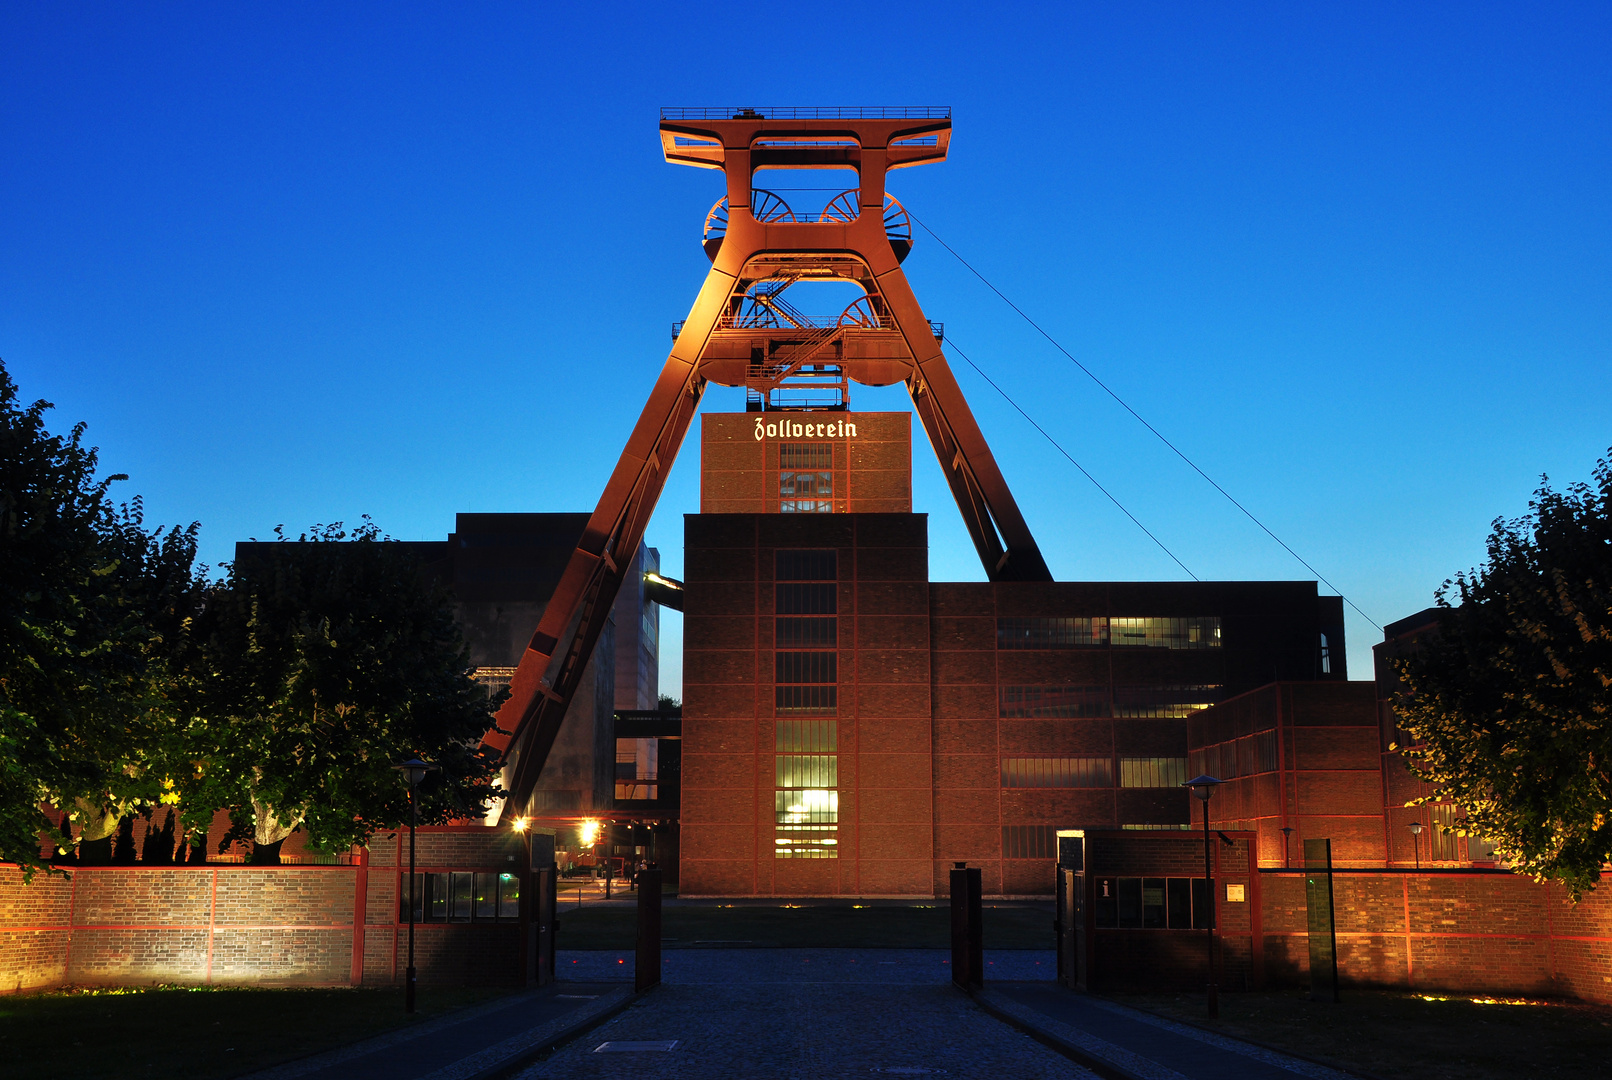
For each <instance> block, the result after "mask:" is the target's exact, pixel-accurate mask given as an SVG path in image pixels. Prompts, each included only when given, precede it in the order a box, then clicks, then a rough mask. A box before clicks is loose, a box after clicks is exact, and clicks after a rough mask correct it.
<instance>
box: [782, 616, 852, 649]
mask: <svg viewBox="0 0 1612 1080" xmlns="http://www.w3.org/2000/svg"><path fill="white" fill-rule="evenodd" d="M837 623H838V620H837V619H835V618H833V617H829V618H811V617H805V618H802V617H796V616H789V617H786V618H780V619H779V620H778V621H777V632H776V637H775V639H774V641H773V644H775V645H777V646H778V647H779V648H783V647H785V646H790V645H796V646H799V645H811V646H820V647H822V648H825V649H832V648H833V647H834V646H835V645H837V644H839V631H838V627H837V625H836V624H837Z"/></svg>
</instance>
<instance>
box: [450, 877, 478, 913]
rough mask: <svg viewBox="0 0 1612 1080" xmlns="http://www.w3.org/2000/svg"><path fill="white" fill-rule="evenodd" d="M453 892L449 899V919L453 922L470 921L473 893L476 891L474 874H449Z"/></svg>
mask: <svg viewBox="0 0 1612 1080" xmlns="http://www.w3.org/2000/svg"><path fill="white" fill-rule="evenodd" d="M448 877H449V879H450V881H449V886H450V887H451V888H452V890H453V892H452V895H451V897H450V900H449V910H448V919H449V920H450V921H452V922H469V921H470V902H471V894H472V893H473V892H474V884H473V882H472V880H471V879H472V878H473V877H475V875H474V874H449V875H448Z"/></svg>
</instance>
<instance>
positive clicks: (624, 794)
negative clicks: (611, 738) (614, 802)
mask: <svg viewBox="0 0 1612 1080" xmlns="http://www.w3.org/2000/svg"><path fill="white" fill-rule="evenodd" d="M659 780H660V740H659V739H656V738H648V739H617V740H616V798H618V799H655V798H659V797H660V784H659Z"/></svg>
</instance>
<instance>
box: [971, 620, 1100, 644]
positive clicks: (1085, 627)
mask: <svg viewBox="0 0 1612 1080" xmlns="http://www.w3.org/2000/svg"><path fill="white" fill-rule="evenodd" d="M1107 643H1108V620H1107V619H1105V618H1103V617H1102V616H1100V615H1099V616H1096V617H1095V618H1082V619H1073V618H1071V619H1063V618H1042V617H1032V618H1010V619H997V620H996V647H997V648H999V649H1073V648H1077V647H1079V646H1083V645H1105V644H1107Z"/></svg>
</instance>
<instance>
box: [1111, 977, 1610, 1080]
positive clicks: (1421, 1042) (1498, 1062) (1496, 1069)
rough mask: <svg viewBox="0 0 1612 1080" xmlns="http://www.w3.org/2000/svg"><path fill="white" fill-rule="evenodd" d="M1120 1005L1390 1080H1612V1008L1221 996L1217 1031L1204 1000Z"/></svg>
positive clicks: (1364, 994) (1362, 995) (1408, 997)
mask: <svg viewBox="0 0 1612 1080" xmlns="http://www.w3.org/2000/svg"><path fill="white" fill-rule="evenodd" d="M1113 998H1114V1000H1116V1001H1120V1002H1123V1003H1125V1004H1127V1005H1133V1006H1136V1007H1138V1008H1143V1009H1149V1010H1151V1011H1153V1012H1156V1013H1160V1014H1162V1015H1165V1016H1169V1017H1171V1018H1173V1019H1179V1020H1184V1021H1187V1022H1189V1023H1194V1024H1198V1025H1199V1026H1202V1027H1206V1028H1209V1029H1211V1030H1214V1031H1221V1032H1225V1033H1226V1034H1228V1035H1238V1036H1243V1037H1245V1038H1248V1039H1252V1040H1254V1041H1256V1042H1262V1043H1265V1044H1267V1045H1269V1046H1275V1047H1277V1048H1279V1049H1284V1050H1292V1051H1293V1052H1295V1053H1298V1054H1303V1055H1304V1056H1306V1057H1310V1058H1315V1059H1317V1060H1320V1061H1324V1062H1327V1063H1329V1064H1333V1065H1337V1066H1339V1067H1341V1068H1345V1069H1349V1068H1352V1069H1357V1070H1359V1071H1361V1072H1365V1073H1370V1074H1372V1075H1375V1076H1379V1077H1382V1078H1383V1080H1516V1078H1517V1077H1527V1078H1529V1080H1556V1078H1563V1080H1566V1078H1568V1077H1572V1078H1574V1080H1579V1078H1584V1077H1592V1076H1607V1075H1609V1073H1612V1008H1608V1007H1605V1006H1598V1005H1571V1004H1564V1003H1561V1002H1540V1001H1532V1000H1530V1001H1529V1002H1528V1003H1526V1004H1503V1003H1498V1002H1496V1003H1493V1004H1478V1003H1477V1002H1475V1001H1474V1000H1473V999H1472V998H1471V997H1470V996H1458V995H1451V996H1449V997H1444V996H1442V995H1436V994H1430V995H1427V996H1426V997H1423V996H1419V995H1416V994H1410V993H1395V992H1388V991H1366V990H1345V991H1344V992H1343V1001H1342V1002H1341V1003H1339V1004H1336V1005H1331V1004H1326V1003H1323V1002H1314V1001H1310V1000H1309V998H1308V997H1307V996H1305V994H1304V992H1303V991H1294V992H1291V993H1254V994H1222V995H1221V997H1220V1019H1219V1020H1218V1021H1214V1020H1208V1019H1206V1018H1205V1017H1204V999H1203V997H1202V995H1198V996H1196V997H1194V996H1192V995H1173V994H1169V995H1165V994H1160V995H1140V994H1137V995H1132V994H1125V995H1119V994H1116V995H1113ZM1490 1000H1492V999H1490Z"/></svg>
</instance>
